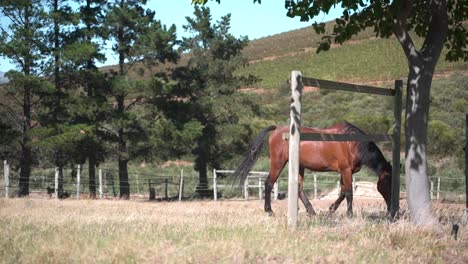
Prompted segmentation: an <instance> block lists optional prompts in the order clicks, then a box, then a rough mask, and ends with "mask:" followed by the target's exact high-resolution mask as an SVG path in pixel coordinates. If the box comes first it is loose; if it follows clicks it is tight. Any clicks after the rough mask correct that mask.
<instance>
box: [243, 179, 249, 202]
mask: <svg viewBox="0 0 468 264" xmlns="http://www.w3.org/2000/svg"><path fill="white" fill-rule="evenodd" d="M248 199H249V176H247V177H246V178H245V180H244V200H248Z"/></svg>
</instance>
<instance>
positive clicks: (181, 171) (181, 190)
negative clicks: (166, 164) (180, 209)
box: [179, 170, 184, 201]
mask: <svg viewBox="0 0 468 264" xmlns="http://www.w3.org/2000/svg"><path fill="white" fill-rule="evenodd" d="M182 197H184V170H180V182H179V201H182Z"/></svg>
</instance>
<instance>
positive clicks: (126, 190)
mask: <svg viewBox="0 0 468 264" xmlns="http://www.w3.org/2000/svg"><path fill="white" fill-rule="evenodd" d="M116 99H117V112H119V113H121V114H122V115H123V113H124V112H125V100H124V99H125V97H124V96H117V97H116ZM118 138H119V139H118V140H119V181H120V198H121V199H129V198H130V184H129V182H128V155H127V139H126V135H125V130H124V128H123V127H121V128H119V130H118Z"/></svg>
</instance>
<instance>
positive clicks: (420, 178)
mask: <svg viewBox="0 0 468 264" xmlns="http://www.w3.org/2000/svg"><path fill="white" fill-rule="evenodd" d="M411 68H412V69H411V70H410V73H409V76H408V86H407V97H406V123H405V139H406V146H405V151H406V159H405V175H406V177H405V180H406V192H407V196H408V208H409V210H410V213H411V219H412V220H413V221H414V222H415V223H418V224H426V223H427V224H429V223H432V222H434V218H433V216H432V214H431V197H430V187H429V178H428V175H427V128H428V119H429V101H430V87H431V82H432V73H431V72H428V70H427V69H426V67H424V66H423V65H419V66H416V65H413V67H411ZM418 68H419V69H420V72H419V74H418V73H417V72H416V71H415V70H414V69H418Z"/></svg>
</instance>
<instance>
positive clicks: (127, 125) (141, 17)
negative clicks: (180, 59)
mask: <svg viewBox="0 0 468 264" xmlns="http://www.w3.org/2000/svg"><path fill="white" fill-rule="evenodd" d="M144 4H146V1H143V0H142V1H137V0H120V1H115V2H114V3H112V4H111V5H110V7H109V13H108V15H107V21H106V23H107V24H106V25H107V28H108V29H109V32H110V37H111V38H112V39H113V40H114V41H115V44H114V45H113V51H114V52H115V53H116V54H117V55H118V58H119V64H118V71H117V72H115V75H114V80H113V82H112V83H113V85H112V93H113V95H114V97H115V100H116V107H115V111H114V116H113V122H112V125H113V127H114V130H115V131H116V134H117V145H118V164H119V180H120V197H121V198H124V199H128V198H129V195H130V186H129V182H128V162H129V160H130V158H131V156H130V155H129V148H131V147H132V146H134V144H132V145H130V144H129V138H130V135H131V134H132V135H134V137H132V138H133V139H134V140H137V137H135V136H138V135H142V134H141V133H138V132H137V131H138V130H139V129H140V127H141V125H140V124H138V120H137V118H136V117H135V115H134V114H133V113H132V112H131V109H132V107H134V106H135V105H136V104H137V103H138V102H140V101H141V97H140V96H136V98H133V100H132V101H131V103H128V100H127V101H126V99H128V96H129V95H130V94H131V93H133V95H135V94H137V93H136V92H137V90H138V89H141V85H140V84H139V82H135V81H132V80H130V78H129V72H130V69H132V67H134V66H135V65H136V63H139V62H142V63H144V64H152V65H154V64H157V63H159V62H164V61H166V60H172V61H174V60H175V59H176V58H177V55H176V53H175V52H174V50H173V46H174V44H175V41H176V36H175V27H174V26H172V27H171V28H169V29H166V27H165V26H163V25H162V24H161V22H160V21H158V20H155V19H154V15H155V12H154V11H151V10H144V8H143V5H144Z"/></svg>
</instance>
